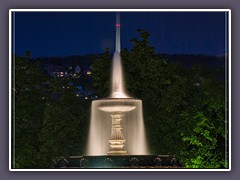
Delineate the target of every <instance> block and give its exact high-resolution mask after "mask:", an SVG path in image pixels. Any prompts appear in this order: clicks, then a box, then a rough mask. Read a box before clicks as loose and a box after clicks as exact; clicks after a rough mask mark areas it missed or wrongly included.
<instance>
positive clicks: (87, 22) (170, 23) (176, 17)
mask: <svg viewBox="0 0 240 180" xmlns="http://www.w3.org/2000/svg"><path fill="white" fill-rule="evenodd" d="M14 17H15V18H14V19H15V20H14V22H13V24H15V25H13V28H14V29H15V30H13V38H14V37H15V48H13V51H14V52H15V53H16V54H17V55H20V56H23V55H24V54H25V51H27V50H29V51H31V56H32V57H46V56H48V57H51V56H71V55H87V54H97V53H103V52H104V51H105V48H107V47H109V48H110V50H111V52H113V51H114V43H115V13H114V12H15V16H14ZM225 21H226V17H225V13H224V12H122V13H121V45H122V48H131V47H132V43H131V42H130V39H132V38H134V37H138V33H137V32H136V30H137V29H143V30H145V31H147V32H149V33H150V35H151V36H150V45H151V46H154V47H155V49H156V51H157V52H158V53H168V54H207V55H224V54H225V53H227V52H226V46H225V41H226V23H227V22H225ZM14 26H15V27H14ZM14 34H15V35H14Z"/></svg>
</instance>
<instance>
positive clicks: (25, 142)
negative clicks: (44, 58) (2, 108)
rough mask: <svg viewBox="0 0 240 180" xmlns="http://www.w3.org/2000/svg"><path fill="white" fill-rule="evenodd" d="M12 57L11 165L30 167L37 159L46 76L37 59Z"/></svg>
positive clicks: (35, 164) (44, 104)
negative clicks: (13, 64) (13, 61)
mask: <svg viewBox="0 0 240 180" xmlns="http://www.w3.org/2000/svg"><path fill="white" fill-rule="evenodd" d="M14 58H15V74H13V120H12V124H13V126H12V132H13V136H12V137H13V139H12V143H13V144H12V147H13V162H12V165H13V167H14V168H33V167H36V166H37V164H38V162H39V151H40V143H39V141H38V137H39V133H40V132H41V127H42V119H43V113H44V109H45V106H46V102H47V100H48V99H49V96H48V93H47V92H46V91H45V89H44V88H43V87H42V85H43V83H44V82H46V81H47V79H48V78H47V77H46V76H45V75H44V74H43V73H42V70H41V67H40V64H39V63H38V62H31V61H30V59H29V56H27V57H26V58H22V57H14Z"/></svg>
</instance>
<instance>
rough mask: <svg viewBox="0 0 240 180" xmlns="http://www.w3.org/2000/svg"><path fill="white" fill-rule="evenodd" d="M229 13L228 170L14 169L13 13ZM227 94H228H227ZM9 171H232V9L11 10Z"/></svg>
mask: <svg viewBox="0 0 240 180" xmlns="http://www.w3.org/2000/svg"><path fill="white" fill-rule="evenodd" d="M116 11H118V12H228V53H229V54H228V58H229V59H228V85H229V89H228V93H229V96H228V107H229V109H228V123H229V127H228V132H229V135H228V137H229V151H228V152H229V157H228V158H229V168H228V169H12V168H11V162H12V156H11V155H12V148H11V139H12V133H11V127H12V123H11V122H12V13H13V12H116ZM225 93H226V92H225ZM9 171H231V10H230V9H10V10H9Z"/></svg>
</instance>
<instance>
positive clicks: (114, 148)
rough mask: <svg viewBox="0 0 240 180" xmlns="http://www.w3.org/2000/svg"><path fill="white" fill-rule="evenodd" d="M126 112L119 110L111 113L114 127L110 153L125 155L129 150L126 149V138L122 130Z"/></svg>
mask: <svg viewBox="0 0 240 180" xmlns="http://www.w3.org/2000/svg"><path fill="white" fill-rule="evenodd" d="M123 116H124V114H122V113H120V112H118V113H114V114H112V115H111V117H112V128H111V136H110V139H109V144H110V151H109V152H108V154H109V155H116V154H119V155H121V154H122V155H124V154H127V151H125V150H124V143H125V141H126V140H125V138H124V135H123V132H122V119H123Z"/></svg>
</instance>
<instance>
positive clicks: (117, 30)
mask: <svg viewBox="0 0 240 180" xmlns="http://www.w3.org/2000/svg"><path fill="white" fill-rule="evenodd" d="M120 26H121V24H120V13H119V12H117V13H116V48H115V51H116V52H118V53H120V51H121V44H120Z"/></svg>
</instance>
